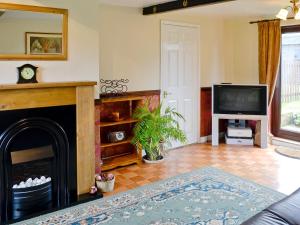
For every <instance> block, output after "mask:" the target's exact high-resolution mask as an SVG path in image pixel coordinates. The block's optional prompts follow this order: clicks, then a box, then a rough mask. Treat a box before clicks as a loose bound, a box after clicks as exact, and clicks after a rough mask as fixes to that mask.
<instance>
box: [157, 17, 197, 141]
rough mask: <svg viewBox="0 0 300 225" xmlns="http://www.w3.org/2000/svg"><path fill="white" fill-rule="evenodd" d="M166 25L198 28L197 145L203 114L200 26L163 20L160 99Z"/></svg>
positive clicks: (161, 28) (161, 95)
mask: <svg viewBox="0 0 300 225" xmlns="http://www.w3.org/2000/svg"><path fill="white" fill-rule="evenodd" d="M164 25H172V26H180V27H191V28H196V29H197V36H198V41H197V45H198V54H197V57H198V60H197V69H196V71H197V74H198V76H197V78H196V79H197V85H196V86H197V87H196V88H197V90H195V92H196V93H197V96H196V101H197V102H196V108H197V119H196V123H197V128H196V129H197V131H196V135H197V138H196V141H197V142H196V143H201V137H200V127H201V126H200V125H201V124H200V121H201V120H200V115H201V114H200V113H201V108H200V107H201V102H200V101H201V99H200V88H201V82H200V77H201V74H200V71H201V70H200V69H201V68H200V65H201V64H200V59H201V57H200V25H197V24H190V23H183V22H175V21H169V20H161V24H160V90H161V93H160V99H163V90H162V89H163V85H162V84H163V67H162V59H163V47H162V46H163V38H162V37H163V33H164V32H165V30H164Z"/></svg>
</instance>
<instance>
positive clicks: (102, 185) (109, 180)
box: [95, 173, 115, 192]
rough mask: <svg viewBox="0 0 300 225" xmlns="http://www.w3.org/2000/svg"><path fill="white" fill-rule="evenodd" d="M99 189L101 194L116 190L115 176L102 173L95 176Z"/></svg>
mask: <svg viewBox="0 0 300 225" xmlns="http://www.w3.org/2000/svg"><path fill="white" fill-rule="evenodd" d="M95 180H96V184H97V188H98V189H99V190H100V191H101V192H110V191H113V190H114V184H115V176H114V175H113V174H112V173H101V174H97V175H96V176H95Z"/></svg>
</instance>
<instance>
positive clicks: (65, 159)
mask: <svg viewBox="0 0 300 225" xmlns="http://www.w3.org/2000/svg"><path fill="white" fill-rule="evenodd" d="M0 118H1V124H0V162H1V163H0V200H1V205H0V212H1V221H2V222H6V221H9V220H16V219H22V218H24V217H26V216H30V215H33V214H36V213H41V212H43V211H45V210H52V209H59V208H62V207H66V206H68V205H70V204H71V203H73V202H75V201H76V199H77V167H76V107H75V106H74V105H71V106H58V107H45V108H34V109H22V110H9V111H2V112H0Z"/></svg>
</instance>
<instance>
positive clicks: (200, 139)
mask: <svg viewBox="0 0 300 225" xmlns="http://www.w3.org/2000/svg"><path fill="white" fill-rule="evenodd" d="M224 137H225V132H221V133H219V138H220V139H221V138H224ZM211 139H212V136H211V135H208V136H203V137H200V138H199V144H204V143H207V142H209V141H211Z"/></svg>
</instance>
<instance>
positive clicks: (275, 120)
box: [271, 25, 300, 142]
mask: <svg viewBox="0 0 300 225" xmlns="http://www.w3.org/2000/svg"><path fill="white" fill-rule="evenodd" d="M293 32H299V33H300V25H293V26H283V27H281V33H282V34H285V33H293ZM271 107H272V108H271V110H272V112H271V131H272V133H273V135H274V136H276V137H279V138H284V139H289V140H293V141H299V142H300V133H296V132H292V131H288V130H283V129H281V127H280V124H281V62H280V65H279V71H278V76H277V82H276V86H275V92H274V96H273V100H272V105H271Z"/></svg>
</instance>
